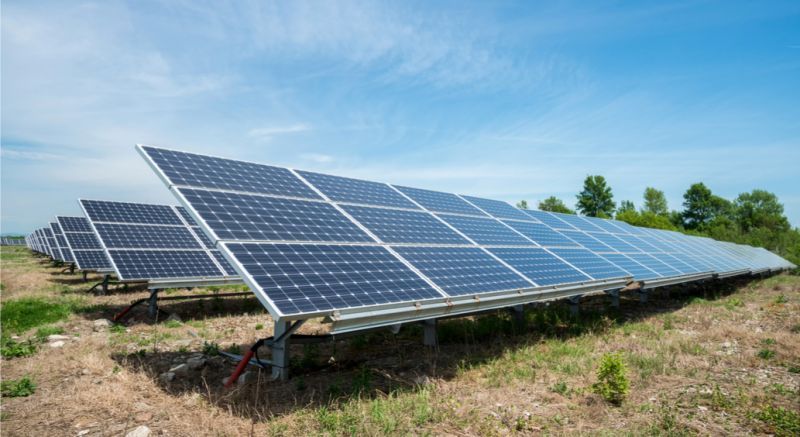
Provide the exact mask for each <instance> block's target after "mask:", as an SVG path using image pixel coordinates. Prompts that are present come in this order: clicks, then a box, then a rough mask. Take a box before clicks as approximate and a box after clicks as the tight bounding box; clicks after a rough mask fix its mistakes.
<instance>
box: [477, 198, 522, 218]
mask: <svg viewBox="0 0 800 437" xmlns="http://www.w3.org/2000/svg"><path fill="white" fill-rule="evenodd" d="M462 197H463V198H464V199H466V200H468V201H469V202H470V203H472V204H473V205H475V206H477V207H478V208H480V209H482V210H484V211H486V212H487V213H489V214H490V215H492V216H494V217H497V218H507V219H517V220H530V217H528V216H527V215H526V214H525V213H523V212H522V211H520V210H518V209H517V208H514V207H513V206H511V205H509V204H507V203H506V202H501V201H499V200H492V199H483V198H481V197H473V196H462Z"/></svg>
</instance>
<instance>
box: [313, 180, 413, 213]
mask: <svg viewBox="0 0 800 437" xmlns="http://www.w3.org/2000/svg"><path fill="white" fill-rule="evenodd" d="M297 173H298V174H300V175H301V176H302V177H303V178H304V179H305V180H307V181H309V182H310V183H311V184H312V185H313V186H315V187H317V189H318V190H319V191H321V192H322V193H323V194H325V195H326V196H327V197H328V198H329V199H331V200H333V201H336V202H347V203H357V204H362V205H376V206H390V207H395V208H409V209H419V208H418V207H417V205H414V203H413V202H411V201H409V200H408V199H406V198H405V197H403V195H402V194H400V193H398V192H397V191H395V190H393V189H392V188H391V187H390V186H389V185H387V184H383V183H380V182H371V181H363V180H360V179H351V178H345V177H341V176H331V175H326V174H321V173H312V172H308V171H298V172H297Z"/></svg>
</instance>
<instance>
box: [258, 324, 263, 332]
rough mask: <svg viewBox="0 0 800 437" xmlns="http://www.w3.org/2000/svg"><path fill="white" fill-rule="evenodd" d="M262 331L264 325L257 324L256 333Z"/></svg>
mask: <svg viewBox="0 0 800 437" xmlns="http://www.w3.org/2000/svg"><path fill="white" fill-rule="evenodd" d="M262 329H264V324H263V323H259V324H257V325H256V331H260V330H262Z"/></svg>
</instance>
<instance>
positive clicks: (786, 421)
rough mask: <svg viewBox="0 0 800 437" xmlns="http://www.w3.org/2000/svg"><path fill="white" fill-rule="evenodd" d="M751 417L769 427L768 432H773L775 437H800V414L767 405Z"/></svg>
mask: <svg viewBox="0 0 800 437" xmlns="http://www.w3.org/2000/svg"><path fill="white" fill-rule="evenodd" d="M752 416H753V417H754V418H756V419H758V420H760V421H762V422H764V423H766V424H767V425H769V427H770V432H774V433H775V435H778V436H797V435H800V413H798V412H796V411H791V410H788V409H786V408H783V407H773V406H771V405H767V406H765V407H763V408H762V409H761V410H759V411H757V412H755V413H754V414H753V415H752Z"/></svg>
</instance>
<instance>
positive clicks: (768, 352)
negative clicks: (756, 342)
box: [756, 349, 775, 360]
mask: <svg viewBox="0 0 800 437" xmlns="http://www.w3.org/2000/svg"><path fill="white" fill-rule="evenodd" d="M756 355H757V356H758V357H759V358H761V359H763V360H768V359H770V358H772V357H774V356H775V351H774V350H772V349H761V350H760V351H758V353H757V354H756Z"/></svg>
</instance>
